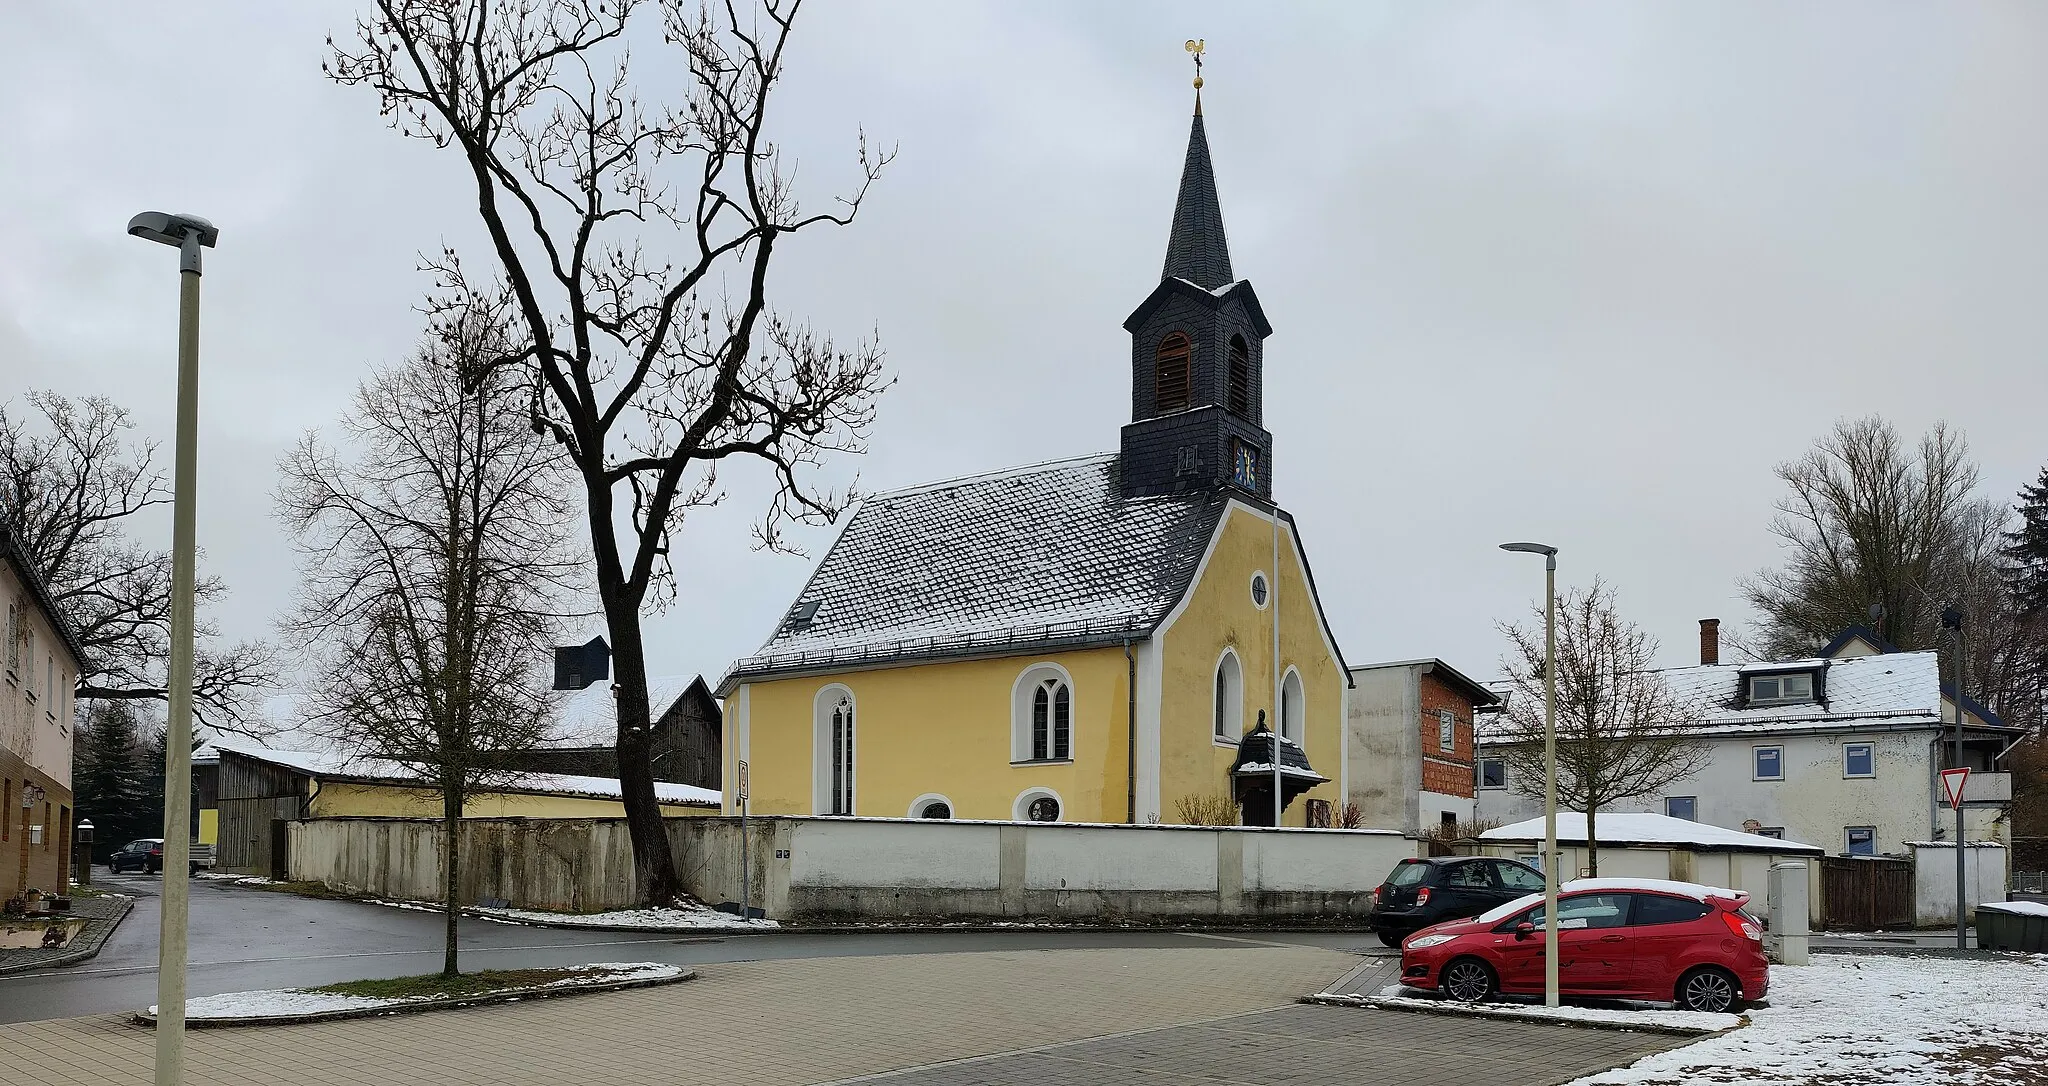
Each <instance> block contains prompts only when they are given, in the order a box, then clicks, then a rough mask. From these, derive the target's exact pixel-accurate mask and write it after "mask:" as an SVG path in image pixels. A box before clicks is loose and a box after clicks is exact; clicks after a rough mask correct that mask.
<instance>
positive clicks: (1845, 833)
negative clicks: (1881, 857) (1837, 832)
mask: <svg viewBox="0 0 2048 1086" xmlns="http://www.w3.org/2000/svg"><path fill="white" fill-rule="evenodd" d="M1858 830H1868V831H1869V832H1870V851H1869V852H1858V851H1856V846H1855V844H1854V843H1853V841H1852V839H1851V837H1850V835H1851V834H1853V833H1855V832H1856V831H1858ZM1842 853H1843V855H1846V856H1875V855H1877V827H1876V826H1843V827H1842Z"/></svg>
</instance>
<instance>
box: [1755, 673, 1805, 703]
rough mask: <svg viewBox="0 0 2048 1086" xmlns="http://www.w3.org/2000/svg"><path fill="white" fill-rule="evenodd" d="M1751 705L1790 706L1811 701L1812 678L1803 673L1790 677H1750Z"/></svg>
mask: <svg viewBox="0 0 2048 1086" xmlns="http://www.w3.org/2000/svg"><path fill="white" fill-rule="evenodd" d="M1749 700H1750V702H1751V704H1758V705H1770V704H1790V703H1793V702H1801V701H1812V700H1813V676H1812V675H1809V674H1807V673H1805V672H1803V671H1802V672H1795V673H1793V674H1790V675H1752V676H1750V679H1749Z"/></svg>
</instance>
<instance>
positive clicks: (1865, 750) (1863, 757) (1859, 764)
mask: <svg viewBox="0 0 2048 1086" xmlns="http://www.w3.org/2000/svg"><path fill="white" fill-rule="evenodd" d="M1842 776H1844V777H1875V776H1877V758H1876V756H1875V755H1874V754H1873V753H1872V748H1871V745H1870V744H1869V743H1850V744H1848V745H1847V746H1844V747H1843V748H1842Z"/></svg>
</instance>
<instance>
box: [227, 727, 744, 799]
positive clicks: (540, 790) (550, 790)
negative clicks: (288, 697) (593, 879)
mask: <svg viewBox="0 0 2048 1086" xmlns="http://www.w3.org/2000/svg"><path fill="white" fill-rule="evenodd" d="M215 745H216V746H218V747H219V748H220V749H221V750H223V751H226V752H228V753H231V754H239V755H241V756H243V757H245V758H254V759H256V760H257V761H260V762H268V763H270V764H271V765H276V766H283V767H284V768H286V769H290V770H293V771H295V772H299V773H303V774H305V775H307V776H309V777H319V778H322V779H325V780H343V781H362V782H366V783H370V784H399V785H410V786H415V787H418V786H420V785H421V783H422V782H421V780H420V774H419V773H418V772H417V771H416V770H414V769H413V768H412V767H411V766H409V765H407V764H405V763H404V762H400V761H395V760H392V759H389V758H358V757H352V756H350V755H346V754H342V753H340V752H338V751H326V750H273V749H271V748H269V747H265V746H260V745H257V744H254V743H230V742H220V743H216V744H215ZM483 791H488V792H531V793H535V794H538V795H560V796H581V797H585V798H588V799H619V798H621V793H620V791H619V781H618V778H616V777H580V776H576V775H573V774H568V773H512V774H507V775H505V776H504V777H502V778H501V779H499V780H498V781H496V782H494V783H492V784H491V785H489V786H488V787H486V788H485V789H483ZM654 798H655V799H656V800H659V801H660V802H662V803H665V804H669V805H671V806H673V805H679V804H680V805H685V806H693V807H717V806H720V805H722V803H723V802H724V797H723V796H722V795H721V794H720V793H719V792H718V790H717V789H714V788H698V787H696V786H694V785H688V784H669V783H666V782H663V781H656V782H654Z"/></svg>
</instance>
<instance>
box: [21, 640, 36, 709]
mask: <svg viewBox="0 0 2048 1086" xmlns="http://www.w3.org/2000/svg"><path fill="white" fill-rule="evenodd" d="M24 625H26V624H25V623H24ZM21 641H22V644H23V645H24V646H25V647H26V649H27V651H25V652H23V653H22V655H23V656H24V657H27V659H26V660H24V661H23V662H22V665H21V670H22V677H21V689H22V692H23V693H25V694H27V695H28V700H30V701H34V700H36V697H37V695H38V694H39V693H40V691H38V690H37V689H36V631H35V628H34V627H29V628H28V629H25V630H23V631H22V634H21Z"/></svg>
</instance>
